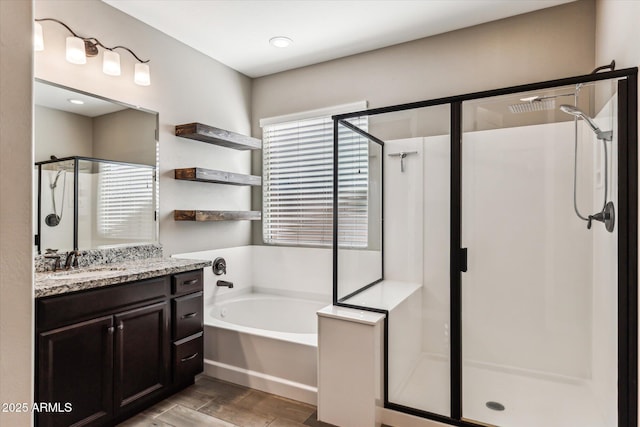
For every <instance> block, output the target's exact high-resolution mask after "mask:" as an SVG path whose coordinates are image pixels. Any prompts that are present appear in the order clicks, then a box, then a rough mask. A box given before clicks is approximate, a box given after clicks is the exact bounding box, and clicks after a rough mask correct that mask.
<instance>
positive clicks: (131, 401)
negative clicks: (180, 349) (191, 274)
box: [114, 301, 169, 413]
mask: <svg viewBox="0 0 640 427" xmlns="http://www.w3.org/2000/svg"><path fill="white" fill-rule="evenodd" d="M114 317H115V325H116V339H115V366H114V368H115V376H114V399H115V402H114V403H115V410H116V412H117V413H122V412H125V411H127V410H128V408H130V407H131V408H133V407H135V406H136V403H143V402H142V401H143V400H145V398H146V397H147V396H150V395H153V394H154V392H156V391H159V390H160V389H162V388H163V387H165V386H167V385H168V383H169V382H168V381H169V303H168V302H167V301H164V302H161V303H157V304H153V305H149V306H146V307H143V308H138V309H135V310H130V311H127V312H124V313H120V314H117V315H115V316H114Z"/></svg>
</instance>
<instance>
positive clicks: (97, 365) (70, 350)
mask: <svg viewBox="0 0 640 427" xmlns="http://www.w3.org/2000/svg"><path fill="white" fill-rule="evenodd" d="M113 332H114V329H113V318H112V317H111V316H105V317H100V318H98V319H93V320H88V321H86V322H81V323H76V324H73V325H70V326H65V327H62V328H58V329H54V330H51V331H47V332H42V333H40V334H39V335H38V362H39V363H38V398H37V400H38V402H40V403H41V404H45V405H46V407H45V406H43V408H44V409H43V411H42V412H38V413H37V414H36V416H37V420H38V425H39V426H46V427H53V426H70V425H82V426H87V425H101V424H104V423H105V422H106V420H108V419H109V418H110V417H111V414H112V404H111V403H112V390H113V389H112V379H113ZM67 411H68V412H67Z"/></svg>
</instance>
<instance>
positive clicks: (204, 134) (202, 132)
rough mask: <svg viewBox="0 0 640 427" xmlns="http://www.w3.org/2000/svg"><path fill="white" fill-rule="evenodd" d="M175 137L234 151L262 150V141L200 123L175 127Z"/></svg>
mask: <svg viewBox="0 0 640 427" xmlns="http://www.w3.org/2000/svg"><path fill="white" fill-rule="evenodd" d="M176 136H181V137H182V138H189V139H195V140H196V141H202V142H207V143H209V144H215V145H220V146H222V147H227V148H233V149H236V150H259V149H261V148H262V141H261V140H260V139H258V138H252V137H250V136H246V135H240V134H239V133H235V132H229V131H228V130H224V129H218V128H215V127H213V126H207V125H203V124H202V123H188V124H186V125H177V126H176Z"/></svg>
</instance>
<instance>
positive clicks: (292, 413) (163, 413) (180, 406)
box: [118, 376, 331, 427]
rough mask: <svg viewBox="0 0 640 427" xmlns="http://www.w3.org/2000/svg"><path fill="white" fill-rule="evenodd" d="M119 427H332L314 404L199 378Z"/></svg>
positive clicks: (212, 379) (207, 378)
mask: <svg viewBox="0 0 640 427" xmlns="http://www.w3.org/2000/svg"><path fill="white" fill-rule="evenodd" d="M118 426H119V427H151V426H153V427H200V426H202V427H205V426H206V427H234V426H238V427H267V426H269V427H331V424H327V423H323V422H320V421H317V410H316V407H315V406H313V405H309V404H307V403H302V402H298V401H295V400H290V399H285V398H283V397H280V396H276V395H273V394H269V393H265V392H262V391H258V390H253V389H250V388H246V387H242V386H239V385H236V384H231V383H228V382H224V381H220V380H217V379H214V378H210V377H205V376H200V377H198V379H197V380H196V383H195V384H194V385H192V386H190V387H188V388H186V389H184V390H183V391H181V392H180V393H177V394H175V395H173V396H171V397H169V398H167V399H166V400H163V401H162V402H160V403H158V404H156V405H155V406H152V407H151V408H149V409H147V410H146V411H144V412H142V413H140V414H138V415H136V416H135V417H133V418H130V419H129V420H127V421H125V422H124V423H122V424H119V425H118Z"/></svg>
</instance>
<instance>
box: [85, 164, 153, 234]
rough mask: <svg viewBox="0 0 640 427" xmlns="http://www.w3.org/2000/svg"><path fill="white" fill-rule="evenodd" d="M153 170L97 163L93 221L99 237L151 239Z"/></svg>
mask: <svg viewBox="0 0 640 427" xmlns="http://www.w3.org/2000/svg"><path fill="white" fill-rule="evenodd" d="M154 173H155V170H154V169H153V168H144V167H137V166H131V165H124V164H118V163H100V173H99V175H98V176H99V177H98V224H97V228H98V234H99V235H100V237H103V238H107V239H128V240H132V239H133V240H140V241H148V240H153V239H154V236H155V221H153V220H152V218H154V216H155V207H154V187H155V186H154V185H153V179H154Z"/></svg>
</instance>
